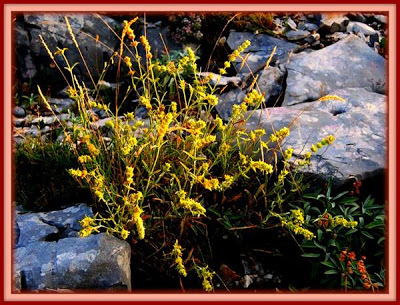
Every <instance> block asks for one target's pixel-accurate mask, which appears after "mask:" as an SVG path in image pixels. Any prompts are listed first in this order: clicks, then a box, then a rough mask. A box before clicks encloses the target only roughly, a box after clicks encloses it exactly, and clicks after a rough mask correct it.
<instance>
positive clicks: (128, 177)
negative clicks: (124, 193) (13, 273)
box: [125, 166, 133, 186]
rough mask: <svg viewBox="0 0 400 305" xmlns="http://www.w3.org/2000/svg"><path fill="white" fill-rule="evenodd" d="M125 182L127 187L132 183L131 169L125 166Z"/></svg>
mask: <svg viewBox="0 0 400 305" xmlns="http://www.w3.org/2000/svg"><path fill="white" fill-rule="evenodd" d="M125 175H126V180H125V183H126V185H127V186H129V185H131V184H132V183H133V167H131V166H127V167H126V169H125Z"/></svg>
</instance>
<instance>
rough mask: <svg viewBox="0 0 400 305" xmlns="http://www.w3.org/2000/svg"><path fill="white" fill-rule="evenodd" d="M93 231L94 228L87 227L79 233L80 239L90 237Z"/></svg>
mask: <svg viewBox="0 0 400 305" xmlns="http://www.w3.org/2000/svg"><path fill="white" fill-rule="evenodd" d="M92 231H93V228H92V227H91V226H88V227H85V228H83V229H82V230H80V231H79V237H82V238H83V237H88V236H89V235H90V234H92Z"/></svg>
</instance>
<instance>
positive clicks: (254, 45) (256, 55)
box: [227, 31, 297, 73]
mask: <svg viewBox="0 0 400 305" xmlns="http://www.w3.org/2000/svg"><path fill="white" fill-rule="evenodd" d="M245 40H249V41H250V42H251V45H250V47H249V48H247V49H246V50H245V51H244V53H243V54H242V56H243V57H246V62H245V64H243V67H241V66H242V60H240V59H236V61H235V62H234V64H235V68H236V71H237V72H240V73H249V72H250V71H251V72H253V73H255V72H257V71H259V70H260V69H262V68H263V67H264V66H265V64H266V63H267V60H268V58H269V57H270V55H271V53H272V50H273V48H274V47H275V46H276V52H275V55H274V57H273V59H272V62H274V61H278V60H279V61H280V62H281V63H284V62H286V61H287V58H288V56H289V54H290V53H291V52H293V51H294V50H295V49H297V45H296V44H294V43H291V42H287V41H285V40H281V39H277V38H274V37H271V36H269V35H265V34H259V35H254V34H252V33H249V32H235V31H232V32H231V33H230V34H229V37H228V39H227V43H228V46H229V47H230V48H231V49H232V50H235V49H237V47H238V46H240V45H241V44H242V43H243V42H244V41H245Z"/></svg>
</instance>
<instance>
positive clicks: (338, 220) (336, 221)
mask: <svg viewBox="0 0 400 305" xmlns="http://www.w3.org/2000/svg"><path fill="white" fill-rule="evenodd" d="M357 225H358V222H357V221H355V220H353V221H348V220H346V219H344V218H343V217H342V216H337V217H334V218H333V219H332V222H331V227H332V228H335V227H337V226H343V227H345V228H352V229H353V228H355V227H357Z"/></svg>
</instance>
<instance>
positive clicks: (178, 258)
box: [172, 240, 187, 277]
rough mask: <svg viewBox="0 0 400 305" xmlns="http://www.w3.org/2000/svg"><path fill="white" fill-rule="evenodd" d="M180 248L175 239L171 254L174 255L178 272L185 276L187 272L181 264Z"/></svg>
mask: <svg viewBox="0 0 400 305" xmlns="http://www.w3.org/2000/svg"><path fill="white" fill-rule="evenodd" d="M182 250H183V249H182V247H181V246H180V245H179V243H178V240H176V241H175V244H174V249H173V250H172V255H174V256H175V263H176V269H177V270H178V273H179V274H181V275H182V276H184V277H186V276H187V272H186V269H185V266H184V265H183V259H182Z"/></svg>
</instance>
